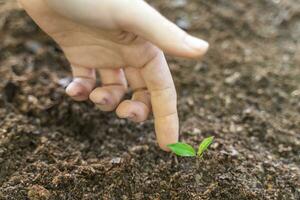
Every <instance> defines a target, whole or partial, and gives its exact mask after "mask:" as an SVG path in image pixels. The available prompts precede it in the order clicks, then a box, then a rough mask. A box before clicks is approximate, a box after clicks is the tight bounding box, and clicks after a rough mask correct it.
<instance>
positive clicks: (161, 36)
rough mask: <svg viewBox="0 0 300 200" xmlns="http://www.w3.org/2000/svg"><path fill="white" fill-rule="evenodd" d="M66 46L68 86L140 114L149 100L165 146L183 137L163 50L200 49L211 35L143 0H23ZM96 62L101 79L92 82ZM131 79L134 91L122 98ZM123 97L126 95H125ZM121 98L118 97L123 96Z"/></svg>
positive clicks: (122, 112)
mask: <svg viewBox="0 0 300 200" xmlns="http://www.w3.org/2000/svg"><path fill="white" fill-rule="evenodd" d="M20 3H21V4H22V6H23V7H24V8H25V10H26V11H27V12H28V14H29V15H30V16H31V17H32V18H33V19H34V20H35V21H36V23H37V24H38V25H39V26H40V27H41V28H42V29H43V30H44V31H45V32H47V33H48V34H49V35H50V36H51V37H52V38H53V39H54V40H55V41H56V42H57V43H58V44H59V45H60V47H61V48H62V50H63V51H64V53H65V55H66V57H67V58H68V60H69V62H70V63H71V66H72V71H73V76H74V80H73V82H72V83H71V84H70V85H69V86H68V87H67V89H66V92H67V94H68V95H69V96H71V97H72V98H73V99H75V100H77V101H83V100H87V99H88V98H90V100H91V101H93V102H94V103H95V104H97V105H98V107H99V108H100V109H101V110H103V111H112V110H114V109H116V112H117V115H118V116H119V117H121V118H128V119H131V120H133V121H135V122H141V121H144V120H146V119H147V118H148V115H149V113H150V111H151V105H152V109H153V114H154V118H155V130H156V133H157V140H158V143H159V145H160V147H161V148H162V149H164V150H167V147H166V145H167V144H170V143H175V142H177V140H178V131H179V128H178V127H179V125H178V114H177V108H176V102H177V101H176V90H175V87H174V83H173V80H172V76H171V74H170V71H169V68H168V65H167V62H166V59H165V57H164V54H163V51H165V52H166V53H169V54H172V55H175V56H183V57H189V58H193V57H201V56H202V55H204V54H205V52H206V51H207V49H208V43H207V42H205V41H203V40H200V39H196V38H194V37H192V36H189V35H187V34H186V33H185V32H184V31H182V30H181V29H179V28H178V27H177V26H176V25H174V24H173V23H171V22H170V21H168V20H167V19H166V18H164V17H163V16H161V15H160V14H159V13H158V12H157V11H156V10H154V9H153V8H152V7H150V6H149V5H148V4H147V3H145V2H144V1H142V0H20ZM96 70H97V72H98V73H99V74H100V76H101V81H102V86H101V87H99V86H98V87H96V86H95V79H96ZM127 84H128V85H129V87H130V88H131V89H132V90H133V91H134V94H133V96H132V99H131V100H125V101H122V98H123V96H124V94H125V93H126V92H127V89H128V88H127ZM121 101H122V102H121ZM120 102H121V103H120Z"/></svg>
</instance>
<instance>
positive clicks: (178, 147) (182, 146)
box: [168, 136, 214, 158]
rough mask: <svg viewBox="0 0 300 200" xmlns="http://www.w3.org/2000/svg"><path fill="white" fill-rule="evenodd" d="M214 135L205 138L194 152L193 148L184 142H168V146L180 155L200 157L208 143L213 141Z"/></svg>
mask: <svg viewBox="0 0 300 200" xmlns="http://www.w3.org/2000/svg"><path fill="white" fill-rule="evenodd" d="M213 140H214V137H213V136H211V137H208V138H205V139H204V140H203V141H202V142H201V143H200V144H199V147H198V151H197V154H196V151H195V149H194V148H193V147H192V146H191V145H189V144H186V143H182V142H178V143H175V144H169V145H168V147H169V148H170V149H171V151H172V152H173V153H175V154H176V155H178V156H182V157H196V156H197V157H200V158H202V156H203V153H204V152H205V151H206V150H207V149H208V147H209V145H211V143H212V142H213Z"/></svg>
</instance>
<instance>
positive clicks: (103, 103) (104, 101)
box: [97, 99, 108, 105]
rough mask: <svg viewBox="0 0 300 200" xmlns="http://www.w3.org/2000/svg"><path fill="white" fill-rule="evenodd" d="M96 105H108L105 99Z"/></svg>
mask: <svg viewBox="0 0 300 200" xmlns="http://www.w3.org/2000/svg"><path fill="white" fill-rule="evenodd" d="M97 104H100V105H106V104H108V100H107V99H102V100H101V101H99V102H97Z"/></svg>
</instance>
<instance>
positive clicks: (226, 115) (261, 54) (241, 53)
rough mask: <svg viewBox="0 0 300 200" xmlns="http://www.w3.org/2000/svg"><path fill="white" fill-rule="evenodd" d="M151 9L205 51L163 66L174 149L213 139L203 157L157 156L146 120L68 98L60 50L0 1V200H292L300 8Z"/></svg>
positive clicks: (192, 5)
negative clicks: (176, 126)
mask: <svg viewBox="0 0 300 200" xmlns="http://www.w3.org/2000/svg"><path fill="white" fill-rule="evenodd" d="M1 2H2V3H1ZM151 3H152V4H153V5H154V6H155V7H156V8H157V9H159V10H160V11H161V12H162V13H163V14H164V15H166V16H167V17H168V18H169V19H171V20H173V21H175V22H176V23H177V24H178V25H180V26H181V27H182V28H184V29H186V30H187V31H188V32H190V33H192V34H194V35H196V36H199V37H202V38H204V39H207V40H208V41H209V42H210V44H211V48H210V51H209V53H208V55H207V56H206V57H205V58H204V59H203V60H202V61H200V60H194V61H190V60H183V59H178V58H171V57H170V58H168V60H169V64H170V68H171V69H172V73H173V75H174V79H175V83H176V86H177V89H178V96H179V105H178V108H179V112H180V120H181V140H182V141H185V142H188V143H190V144H192V145H193V146H195V147H196V146H197V144H198V143H199V142H200V141H201V140H202V139H203V138H204V137H207V136H212V135H213V136H215V142H214V143H213V144H212V146H211V147H210V149H209V151H207V153H206V154H205V156H204V158H203V160H199V161H198V162H199V165H197V164H196V163H197V160H196V159H194V158H177V157H175V156H174V155H172V154H170V153H166V152H163V151H161V150H160V149H159V148H158V146H157V144H156V140H155V136H154V130H153V121H152V120H149V121H147V122H145V123H141V124H134V123H131V122H128V121H126V120H121V119H118V118H117V117H116V115H115V114H114V113H108V114H107V113H102V112H100V111H99V110H97V108H96V107H95V106H94V105H93V104H92V103H90V102H84V103H77V102H74V101H72V100H71V99H70V98H69V97H67V96H66V95H65V93H64V87H65V86H66V84H67V83H68V82H69V81H70V79H71V74H70V70H69V65H68V62H67V61H66V60H65V58H64V56H63V55H62V53H61V51H60V49H59V48H58V47H57V46H56V45H55V43H54V42H53V41H52V40H51V39H50V38H49V37H47V36H46V35H45V34H44V33H43V32H42V31H40V30H39V28H38V27H37V26H36V25H35V24H34V23H33V22H32V21H31V19H30V18H29V17H28V16H27V15H26V14H25V12H24V11H22V10H21V9H19V8H18V7H17V6H16V4H15V2H14V1H8V3H5V4H4V3H3V1H0V40H1V43H0V51H1V54H0V66H1V67H0V79H1V81H0V91H1V93H0V199H1V200H2V199H5V200H6V199H7V200H10V199H17V200H19V199H20V200H23V199H29V200H42V199H72V200H73V199H75V200H76V199H83V200H92V199H217V200H218V199H241V200H243V199H280V200H285V199H287V200H293V199H300V67H299V64H300V56H299V55H300V39H299V38H300V3H299V0H281V1H280V0H243V1H225V0H210V1H206V0H189V1H185V0H165V1H160V0H155V1H151Z"/></svg>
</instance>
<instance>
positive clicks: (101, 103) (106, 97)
mask: <svg viewBox="0 0 300 200" xmlns="http://www.w3.org/2000/svg"><path fill="white" fill-rule="evenodd" d="M89 99H90V100H91V101H92V102H93V103H94V104H95V105H96V106H97V108H99V109H100V110H101V111H104V112H110V111H113V110H114V109H115V107H116V106H115V103H114V102H113V100H112V95H111V94H110V92H109V91H107V90H105V89H104V88H96V89H95V90H93V91H92V92H91V94H90V95H89Z"/></svg>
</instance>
